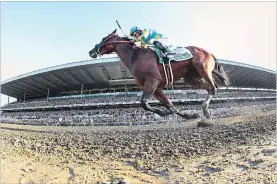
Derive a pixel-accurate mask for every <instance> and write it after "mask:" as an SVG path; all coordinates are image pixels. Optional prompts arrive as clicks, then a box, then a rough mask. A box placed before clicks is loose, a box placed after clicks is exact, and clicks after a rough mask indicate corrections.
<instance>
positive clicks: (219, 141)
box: [0, 100, 277, 184]
mask: <svg viewBox="0 0 277 184" xmlns="http://www.w3.org/2000/svg"><path fill="white" fill-rule="evenodd" d="M263 104H264V103H263ZM222 107H226V104H222ZM236 108H237V109H236V110H234V109H233V110H232V112H235V113H233V114H231V115H230V114H229V116H227V115H226V116H223V117H222V113H220V111H224V112H225V111H226V109H223V108H222V109H221V108H220V109H213V110H212V111H213V112H214V114H215V115H216V116H215V117H213V118H214V119H212V120H210V121H209V122H208V123H209V125H210V126H203V127H197V123H198V122H199V120H192V121H187V122H182V123H175V122H169V123H167V124H160V125H144V126H120V127H46V126H29V125H15V124H1V137H0V142H1V152H2V153H1V183H3V184H4V183H5V184H10V183H28V184H29V183H59V184H61V183H132V184H133V183H134V184H136V183H155V184H156V183H158V184H159V183H174V184H177V183H197V184H200V183H220V184H221V183H238V184H242V183H276V170H275V168H276V162H277V161H276V156H277V154H276V142H275V134H276V101H275V100H274V101H269V102H268V103H266V104H264V105H258V106H257V105H253V104H252V106H251V103H250V105H248V106H238V107H236ZM245 109H248V110H245ZM229 110H231V107H229Z"/></svg>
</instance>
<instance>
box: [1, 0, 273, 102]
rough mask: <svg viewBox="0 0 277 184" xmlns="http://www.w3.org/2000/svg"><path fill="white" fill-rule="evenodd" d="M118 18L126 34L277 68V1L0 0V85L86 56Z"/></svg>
mask: <svg viewBox="0 0 277 184" xmlns="http://www.w3.org/2000/svg"><path fill="white" fill-rule="evenodd" d="M116 20H118V21H119V23H120V25H121V27H122V28H123V31H124V32H125V34H128V33H129V30H130V28H131V27H132V26H139V27H140V28H151V29H155V30H157V31H158V32H161V33H162V34H164V35H165V36H167V37H168V38H169V43H170V44H172V45H178V46H190V45H194V46H198V47H201V48H204V49H206V50H207V51H209V52H211V53H212V54H214V55H215V56H216V57H217V58H219V59H226V60H231V61H237V62H241V63H247V64H252V65H255V66H260V67H263V68H267V69H271V70H275V71H276V2H1V81H4V80H6V79H9V78H11V77H15V76H18V75H21V74H25V73H28V72H31V71H34V70H38V69H42V68H46V67H51V66H55V65H59V64H66V63H68V62H74V61H82V60H89V59H91V58H90V57H89V56H88V51H89V50H90V49H92V48H93V47H94V45H95V44H96V43H99V42H100V41H101V39H102V38H103V37H105V36H107V34H109V33H111V32H112V31H113V30H114V29H115V28H118V27H117V24H116ZM117 32H118V34H119V35H121V36H122V32H121V31H120V30H119V29H118V31H117ZM7 99H8V97H7V96H5V95H2V94H1V106H2V105H4V104H6V103H7ZM13 100H14V99H13ZM13 100H12V99H10V101H13Z"/></svg>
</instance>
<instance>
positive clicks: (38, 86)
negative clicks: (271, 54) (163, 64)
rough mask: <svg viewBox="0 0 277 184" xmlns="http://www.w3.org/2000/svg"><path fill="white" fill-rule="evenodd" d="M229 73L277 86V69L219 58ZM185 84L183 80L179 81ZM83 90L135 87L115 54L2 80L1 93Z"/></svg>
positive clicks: (239, 81) (234, 79)
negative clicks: (276, 70)
mask: <svg viewBox="0 0 277 184" xmlns="http://www.w3.org/2000/svg"><path fill="white" fill-rule="evenodd" d="M218 62H219V63H221V64H223V66H224V68H225V70H226V72H227V73H228V75H229V77H230V80H231V83H232V86H236V87H250V88H267V89H276V72H275V71H273V70H268V69H264V68H261V67H257V66H253V65H248V64H243V63H239V62H233V61H227V60H220V59H219V60H218ZM178 83H182V81H181V80H180V81H178ZM82 85H83V89H84V90H85V89H106V88H117V87H120V86H122V87H123V86H125V85H127V86H136V84H135V81H134V79H133V76H132V74H131V73H130V71H129V70H128V69H127V68H126V67H125V66H124V64H123V63H122V62H121V61H120V59H119V58H118V57H117V56H116V55H111V56H110V57H101V58H97V59H93V60H86V61H79V62H73V63H68V64H63V65H57V66H53V67H49V68H45V69H41V70H36V71H33V72H30V73H26V74H23V75H19V76H17V77H13V78H10V79H8V80H5V81H2V82H1V93H2V94H5V95H8V96H11V97H15V98H23V96H24V94H25V95H26V97H30V98H39V97H45V96H46V95H47V93H48V89H49V91H50V93H51V94H52V95H53V94H58V93H60V92H69V91H74V90H76V91H77V90H80V89H81V86H82Z"/></svg>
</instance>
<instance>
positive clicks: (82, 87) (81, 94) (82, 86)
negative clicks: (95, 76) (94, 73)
mask: <svg viewBox="0 0 277 184" xmlns="http://www.w3.org/2000/svg"><path fill="white" fill-rule="evenodd" d="M83 88H84V85H83V84H82V87H81V99H83Z"/></svg>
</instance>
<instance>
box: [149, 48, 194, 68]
mask: <svg viewBox="0 0 277 184" xmlns="http://www.w3.org/2000/svg"><path fill="white" fill-rule="evenodd" d="M149 48H151V49H152V50H154V51H155V52H156V53H157V55H158V57H159V63H160V64H162V63H163V62H164V60H165V59H166V58H165V57H164V56H163V55H162V53H161V51H160V50H159V49H158V48H156V47H155V46H153V45H151V46H150V45H149ZM168 49H169V50H171V51H172V53H173V54H171V55H169V56H167V58H168V61H169V62H171V61H184V60H188V59H191V58H192V57H193V56H192V54H191V52H190V51H189V50H188V49H186V48H185V47H178V46H173V45H170V46H169V47H168Z"/></svg>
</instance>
